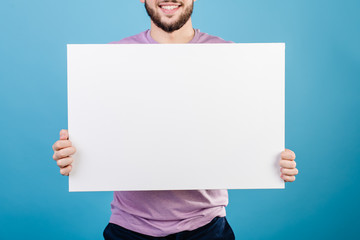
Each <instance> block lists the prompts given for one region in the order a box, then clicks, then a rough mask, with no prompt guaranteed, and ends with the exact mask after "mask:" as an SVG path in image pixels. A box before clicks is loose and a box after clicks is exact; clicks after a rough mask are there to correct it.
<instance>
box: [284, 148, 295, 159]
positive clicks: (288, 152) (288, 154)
mask: <svg viewBox="0 0 360 240" xmlns="http://www.w3.org/2000/svg"><path fill="white" fill-rule="evenodd" d="M295 157H296V156H295V153H294V152H293V151H291V150H290V149H285V150H284V151H282V152H281V159H286V160H294V159H295Z"/></svg>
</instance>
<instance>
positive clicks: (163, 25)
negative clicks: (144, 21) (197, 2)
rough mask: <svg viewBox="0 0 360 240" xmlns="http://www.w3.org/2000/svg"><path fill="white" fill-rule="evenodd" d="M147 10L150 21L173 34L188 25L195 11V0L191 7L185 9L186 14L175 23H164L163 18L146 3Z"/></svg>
mask: <svg viewBox="0 0 360 240" xmlns="http://www.w3.org/2000/svg"><path fill="white" fill-rule="evenodd" d="M167 2H175V3H176V1H167ZM145 9H146V12H147V14H148V15H149V17H150V19H151V20H152V21H153V22H154V24H155V25H156V26H158V27H159V28H161V29H162V30H164V31H165V32H168V33H172V32H174V31H176V30H179V29H180V28H182V26H184V25H185V23H187V21H188V20H189V19H190V17H191V14H192V12H193V9H194V0H193V1H192V4H191V6H188V7H187V8H185V12H184V13H182V14H181V15H180V17H179V19H178V20H177V21H176V22H173V23H164V22H162V21H161V16H160V15H159V14H156V13H155V10H154V9H152V8H151V7H149V6H148V5H147V3H146V1H145Z"/></svg>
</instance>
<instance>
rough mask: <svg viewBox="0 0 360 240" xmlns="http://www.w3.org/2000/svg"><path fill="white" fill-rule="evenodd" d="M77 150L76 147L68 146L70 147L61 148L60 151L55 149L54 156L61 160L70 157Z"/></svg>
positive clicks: (55, 158)
mask: <svg viewBox="0 0 360 240" xmlns="http://www.w3.org/2000/svg"><path fill="white" fill-rule="evenodd" d="M75 152H76V148H75V147H68V148H64V149H60V150H59V151H55V153H54V156H53V158H54V160H59V159H62V158H66V157H69V156H70V155H72V154H74V153H75Z"/></svg>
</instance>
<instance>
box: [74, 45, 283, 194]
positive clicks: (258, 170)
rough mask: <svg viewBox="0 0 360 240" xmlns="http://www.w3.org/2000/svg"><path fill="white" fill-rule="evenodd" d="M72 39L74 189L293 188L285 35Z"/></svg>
mask: <svg viewBox="0 0 360 240" xmlns="http://www.w3.org/2000/svg"><path fill="white" fill-rule="evenodd" d="M67 47H68V129H69V135H70V140H71V141H72V143H73V145H74V146H75V147H76V149H77V152H76V153H75V154H74V156H73V157H74V163H73V170H72V172H71V174H70V177H69V190H70V191H121V190H135V191H136V190H186V189H188V190H190V189H258V188H262V189H266V188H284V181H283V180H282V179H281V178H280V170H279V169H280V167H279V160H280V153H281V151H283V150H284V147H285V146H284V135H285V130H284V127H285V113H284V110H285V109H284V107H285V101H284V97H285V44H284V43H243V44H237V43H234V44H132V45H127V44H126V45H125V44H94V45H91V44H90V45H82V44H69V45H68V46H67Z"/></svg>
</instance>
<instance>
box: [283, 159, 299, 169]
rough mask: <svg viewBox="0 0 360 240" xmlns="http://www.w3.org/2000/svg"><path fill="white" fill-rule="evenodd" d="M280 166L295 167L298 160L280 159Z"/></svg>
mask: <svg viewBox="0 0 360 240" xmlns="http://www.w3.org/2000/svg"><path fill="white" fill-rule="evenodd" d="M279 164H280V167H283V168H295V167H296V162H295V161H291V160H280V163H279Z"/></svg>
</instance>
